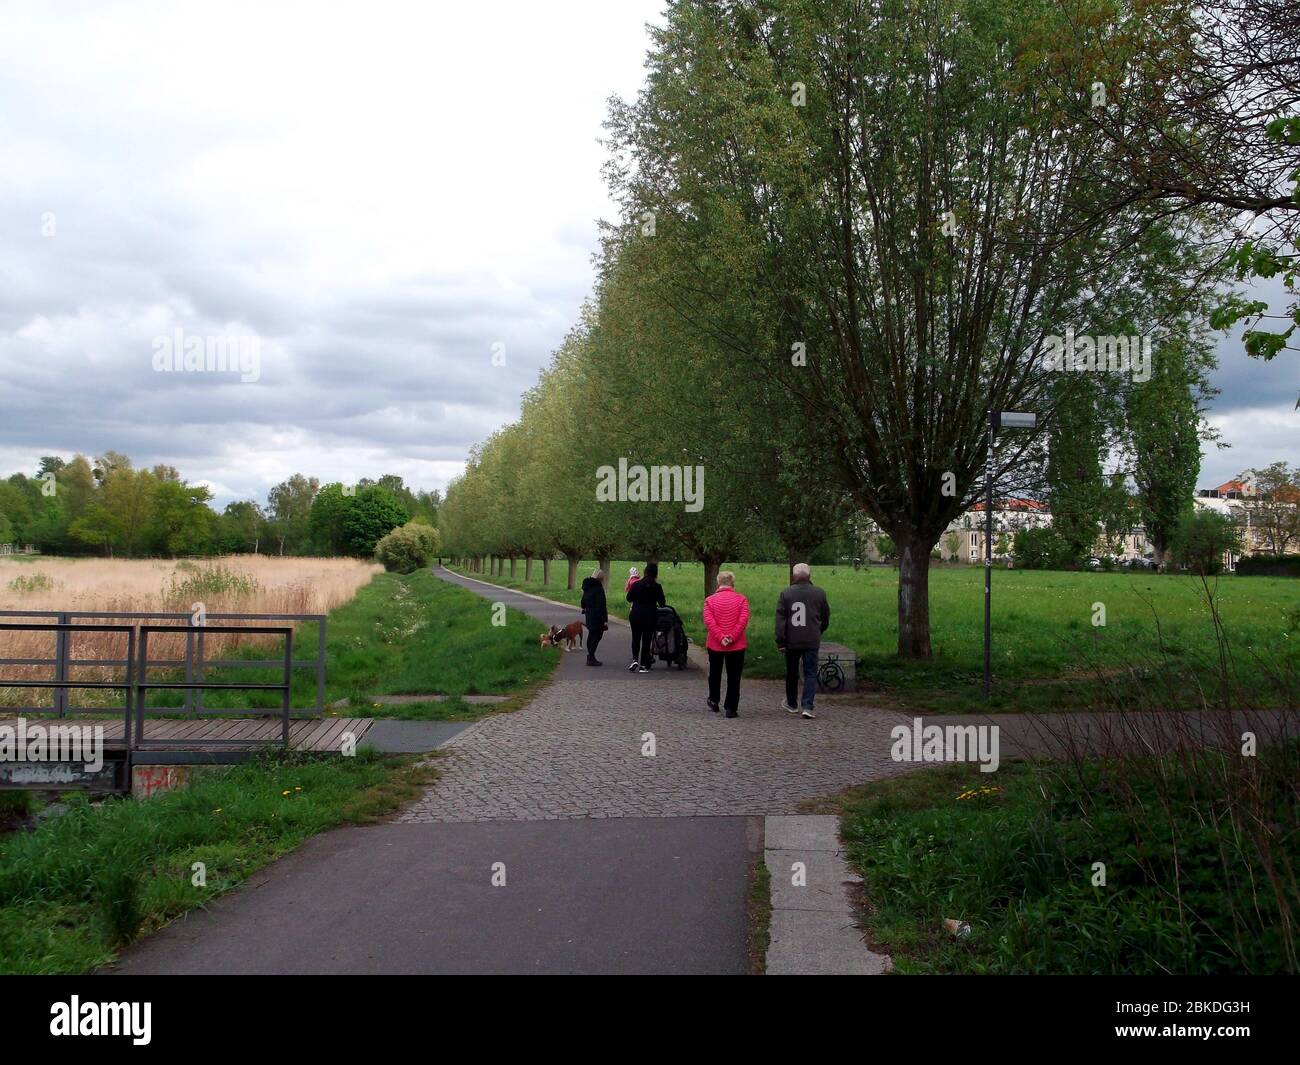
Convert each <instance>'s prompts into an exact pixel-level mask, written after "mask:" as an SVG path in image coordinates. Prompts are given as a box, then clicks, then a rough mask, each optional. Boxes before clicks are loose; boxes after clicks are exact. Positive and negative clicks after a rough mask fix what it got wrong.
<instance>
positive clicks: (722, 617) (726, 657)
mask: <svg viewBox="0 0 1300 1065" xmlns="http://www.w3.org/2000/svg"><path fill="white" fill-rule="evenodd" d="M748 624H749V600H748V599H746V598H745V597H744V596H743V595H741V594H740V593H739V592H738V591H736V575H735V574H734V573H732V572H731V571H730V570H723V571H722V572H721V573H719V574H718V590H717V591H716V592H714V593H713V594H712V595H711V596H709V597H708V598H707V599H706V600H704V627H705V628H706V629H707V630H708V633H709V638H708V640H706V641H705V644H704V646H705V647H706V648H707V649H708V652H709V709H710V710H712V711H713V712H714V713H715V714H716V713H717V712H718V696H719V694H720V693H721V690H722V671H723V669H724V668H725V669H726V671H727V698H726V702H725V704H724V705H725V706H726V709H727V716H728V717H737V716H739V715H738V714H737V712H736V710H737V707H739V706H740V674H741V671H742V670H744V668H745V626H746V625H748Z"/></svg>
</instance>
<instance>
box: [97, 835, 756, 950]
mask: <svg viewBox="0 0 1300 1065" xmlns="http://www.w3.org/2000/svg"><path fill="white" fill-rule="evenodd" d="M761 847H762V825H761V822H760V821H759V820H758V819H757V818H744V817H696V818H673V819H652V820H640V819H625V820H619V821H603V822H574V821H552V822H550V823H547V824H541V823H537V822H531V823H523V822H518V823H515V824H492V825H485V824H462V825H446V824H444V825H396V824H388V825H372V826H367V827H364V828H347V829H341V830H338V831H335V832H326V833H324V834H323V835H320V836H316V837H315V838H313V839H310V840H308V841H307V842H306V843H305V844H304V845H303V846H302V847H300V848H299V849H298V850H296V851H294V852H293V853H292V854H290V855H287V856H286V857H284V858H282V859H280V860H279V861H278V862H275V863H274V864H273V865H270V866H268V867H267V868H266V869H263V870H262V871H260V872H259V873H256V874H255V875H254V876H253V877H251V878H250V879H249V881H248V883H246V884H244V885H243V886H242V887H240V889H239V890H238V891H233V892H231V893H230V894H229V895H226V896H224V897H222V898H220V899H217V900H216V902H214V903H212V904H211V905H210V906H208V907H207V908H206V909H203V910H197V911H195V912H193V913H191V914H190V915H189V916H187V917H185V918H183V919H181V920H179V921H175V922H173V923H172V924H170V925H168V926H167V927H166V928H164V929H163V930H162V931H161V932H159V933H158V934H157V935H154V936H151V937H150V938H148V939H146V940H144V941H143V942H142V943H140V944H138V945H137V946H136V947H135V948H133V949H132V950H130V951H128V952H127V953H126V955H125V956H124V957H123V958H122V960H121V961H119V962H118V963H116V964H115V965H112V966H109V967H108V968H107V970H106V971H107V972H109V973H122V974H132V975H135V974H152V975H173V974H176V975H179V974H189V973H205V974H211V973H220V974H241V975H242V974H255V973H260V974H285V975H301V974H317V973H361V974H370V973H399V974H417V973H733V974H735V973H747V972H749V971H750V961H749V954H748V951H749V938H748V937H749V930H748V925H747V918H746V909H745V904H746V891H747V886H748V870H749V867H750V864H751V862H752V861H753V860H754V856H755V855H756V853H757V852H758V850H759V849H760V848H761ZM494 878H495V881H496V882H495V883H494Z"/></svg>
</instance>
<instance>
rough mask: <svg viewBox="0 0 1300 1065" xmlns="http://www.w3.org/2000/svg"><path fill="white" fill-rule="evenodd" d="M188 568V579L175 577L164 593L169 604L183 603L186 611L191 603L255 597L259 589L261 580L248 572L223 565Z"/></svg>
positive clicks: (186, 577) (173, 576)
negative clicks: (241, 571)
mask: <svg viewBox="0 0 1300 1065" xmlns="http://www.w3.org/2000/svg"><path fill="white" fill-rule="evenodd" d="M177 568H178V569H179V568H180V567H177ZM186 569H187V571H188V576H185V577H180V576H179V574H173V575H172V577H171V579H170V580H169V581H168V582H167V587H166V589H165V590H164V597H165V598H166V600H167V601H168V602H169V603H173V604H175V603H179V604H181V605H182V606H183V607H184V608H185V609H189V604H190V603H193V602H200V603H203V602H208V601H210V600H213V599H217V598H236V599H237V598H242V597H244V596H250V595H254V594H256V592H257V591H258V588H259V585H258V583H257V581H256V580H255V579H254V578H252V577H250V576H249V575H248V574H247V573H240V572H239V571H238V570H233V569H230V568H228V567H226V566H223V565H221V564H220V563H216V564H214V565H210V566H202V567H199V566H193V565H190V566H188V567H186Z"/></svg>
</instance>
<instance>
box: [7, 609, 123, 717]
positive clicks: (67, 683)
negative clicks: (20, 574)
mask: <svg viewBox="0 0 1300 1065" xmlns="http://www.w3.org/2000/svg"><path fill="white" fill-rule="evenodd" d="M6 613H7V612H6ZM72 627H73V626H71V625H67V624H55V625H48V624H47V625H40V624H17V623H14V622H0V632H8V631H22V632H53V633H56V639H60V640H61V639H63V637H64V635H65V634H66V633H67V631H68V630H69V629H70V628H72ZM76 628H77V630H78V631H79V632H122V633H125V634H126V663H125V664H126V678H125V679H124V680H122V681H112V680H103V681H95V680H83V681H75V680H68V679H67V677H55V678H52V679H49V680H43V679H42V680H0V688H52V689H53V690H54V700H55V702H56V703H57V702H59V697H60V696H61V695H65V694H66V692H67V690H68V689H69V688H87V689H103V688H109V689H116V690H118V691H120V692H122V694H123V700H122V702H123V706H122V736H123V740H124V742H129V740H130V736H131V706H132V704H133V702H134V701H135V665H136V663H135V626H134V625H78V626H76ZM0 664H10V663H8V662H7V661H6V662H3V663H0ZM12 664H16V665H30V664H32V663H28V662H24V661H23V660H21V659H20V660H18V661H17V662H15V663H12ZM47 664H48V663H47ZM4 709H7V710H12V711H13V712H14V713H30V714H51V713H55V712H56V711H55V709H54V707H46V708H40V707H28V706H16V707H5V708H4ZM98 712H99V713H103V712H104V708H103V707H100V708H99V710H98ZM58 716H59V717H63V716H64V715H63V714H59V715H58Z"/></svg>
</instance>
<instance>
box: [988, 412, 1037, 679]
mask: <svg viewBox="0 0 1300 1065" xmlns="http://www.w3.org/2000/svg"><path fill="white" fill-rule="evenodd" d="M1037 425H1038V415H1037V414H1030V413H1027V412H1024V411H1013V410H993V409H992V408H990V409H989V450H988V455H987V457H986V458H985V460H984V698H985V699H987V698H988V697H989V695H990V694H991V693H992V690H993V440H994V437H996V435H997V431H998V429H1033V428H1035V427H1036V426H1037Z"/></svg>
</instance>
